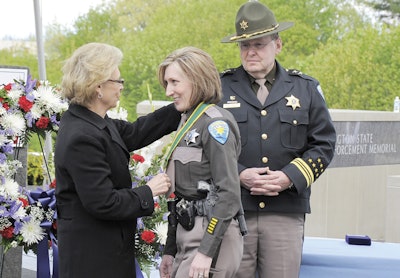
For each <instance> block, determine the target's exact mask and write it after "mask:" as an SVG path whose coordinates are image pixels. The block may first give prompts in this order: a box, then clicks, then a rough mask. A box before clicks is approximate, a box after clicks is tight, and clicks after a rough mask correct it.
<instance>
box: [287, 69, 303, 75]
mask: <svg viewBox="0 0 400 278" xmlns="http://www.w3.org/2000/svg"><path fill="white" fill-rule="evenodd" d="M286 71H287V73H288V74H290V75H298V76H302V75H303V73H302V72H301V71H299V70H296V69H286Z"/></svg>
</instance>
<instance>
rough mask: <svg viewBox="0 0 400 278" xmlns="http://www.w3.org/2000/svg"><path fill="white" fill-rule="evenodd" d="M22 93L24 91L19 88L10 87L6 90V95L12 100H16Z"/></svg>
mask: <svg viewBox="0 0 400 278" xmlns="http://www.w3.org/2000/svg"><path fill="white" fill-rule="evenodd" d="M23 93H24V92H23V91H22V90H21V89H11V90H10V91H8V97H9V98H10V99H12V101H13V102H18V99H19V98H20V96H22V94H23Z"/></svg>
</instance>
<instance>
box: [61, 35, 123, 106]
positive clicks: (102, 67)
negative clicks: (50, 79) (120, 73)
mask: <svg viewBox="0 0 400 278" xmlns="http://www.w3.org/2000/svg"><path fill="white" fill-rule="evenodd" d="M122 57H123V54H122V51H121V50H120V49H119V48H117V47H115V46H112V45H108V44H105V43H95V42H93V43H88V44H85V45H83V46H81V47H79V48H78V49H76V50H75V51H74V53H73V54H72V56H71V57H70V58H69V59H68V60H66V62H65V64H64V66H63V68H62V71H63V74H64V75H63V78H62V82H61V87H62V93H63V95H64V97H66V98H67V99H68V100H69V101H70V102H71V103H77V104H80V105H83V106H87V105H88V104H89V103H90V102H91V101H92V100H93V99H94V98H95V97H96V96H97V92H96V88H97V87H98V86H99V85H100V84H102V83H104V82H106V81H107V80H108V79H109V78H110V77H111V75H112V73H113V72H114V71H115V70H116V69H117V68H118V66H119V65H120V63H121V61H122Z"/></svg>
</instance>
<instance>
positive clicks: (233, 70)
mask: <svg viewBox="0 0 400 278" xmlns="http://www.w3.org/2000/svg"><path fill="white" fill-rule="evenodd" d="M235 71H236V68H231V69H226V70H224V71H223V72H221V73H220V77H222V76H225V75H230V74H233V73H234V72H235Z"/></svg>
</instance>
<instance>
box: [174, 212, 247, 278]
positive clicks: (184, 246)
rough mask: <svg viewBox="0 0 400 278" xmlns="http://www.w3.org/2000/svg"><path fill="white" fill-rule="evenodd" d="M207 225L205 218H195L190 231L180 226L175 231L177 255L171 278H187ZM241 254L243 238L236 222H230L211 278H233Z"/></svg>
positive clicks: (211, 272)
mask: <svg viewBox="0 0 400 278" xmlns="http://www.w3.org/2000/svg"><path fill="white" fill-rule="evenodd" d="M207 225H208V220H207V217H202V216H196V219H195V225H194V227H193V229H192V230H190V231H186V230H185V229H183V228H182V226H181V225H178V227H177V231H176V244H177V247H178V253H177V254H176V255H175V260H174V264H173V270H172V277H176V278H188V277H189V270H190V264H191V263H192V261H193V259H194V257H195V256H196V254H197V249H198V247H199V246H200V242H201V240H202V239H203V236H204V233H205V230H206V228H207ZM242 254H243V237H242V235H241V234H240V230H239V224H238V222H237V221H236V220H232V222H231V224H230V225H229V227H228V229H227V230H226V232H225V234H224V236H223V240H222V243H221V246H220V250H219V255H218V259H217V262H216V265H215V267H214V268H212V269H211V271H210V275H211V274H212V278H231V277H234V275H235V273H236V271H237V270H238V268H239V264H240V261H241V259H242Z"/></svg>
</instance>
